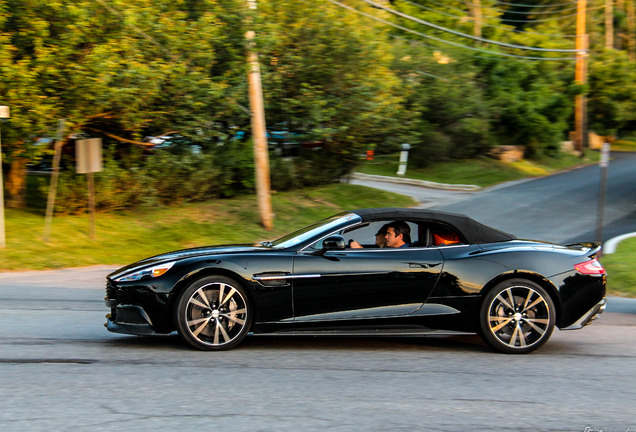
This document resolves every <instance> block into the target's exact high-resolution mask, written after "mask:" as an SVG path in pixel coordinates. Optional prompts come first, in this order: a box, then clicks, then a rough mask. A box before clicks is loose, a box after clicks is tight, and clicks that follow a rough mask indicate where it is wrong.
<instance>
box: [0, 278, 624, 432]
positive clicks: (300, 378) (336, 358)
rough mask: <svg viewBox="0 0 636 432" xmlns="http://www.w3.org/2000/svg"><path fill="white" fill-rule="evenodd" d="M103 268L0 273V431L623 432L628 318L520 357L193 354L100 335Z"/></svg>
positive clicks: (322, 346)
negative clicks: (592, 431)
mask: <svg viewBox="0 0 636 432" xmlns="http://www.w3.org/2000/svg"><path fill="white" fill-rule="evenodd" d="M110 270H111V268H108V267H92V268H86V269H67V270H57V271H46V272H27V273H4V274H0V328H2V335H1V336H0V347H1V349H0V384H1V385H0V402H1V407H2V409H1V410H0V430H2V431H4V432H7V431H11V432H12V431H27V430H28V431H112V430H123V431H142V430H143V431H147V430H153V429H154V430H179V431H201V430H233V431H272V432H274V431H275V432H280V431H283V432H284V431H301V430H302V431H347V432H348V431H383V432H384V431H419V430H422V431H424V430H425V431H472V430H475V431H533V432H534V431H559V432H563V431H585V430H588V431H591V430H594V431H599V430H603V431H606V432H625V431H627V430H628V429H631V430H636V415H635V412H634V406H633V401H634V400H635V399H636V315H625V314H619V313H605V314H604V315H603V316H601V317H600V318H599V320H597V322H595V323H594V324H592V325H590V326H588V327H586V328H584V329H582V330H577V331H569V332H566V331H563V332H562V331H555V334H554V335H553V336H552V338H551V339H550V341H549V342H548V343H547V344H546V345H545V346H544V347H542V348H541V349H540V350H538V351H536V352H535V353H533V354H529V355H525V356H511V355H503V354H496V353H494V352H492V351H490V349H489V348H487V347H486V346H485V345H484V344H483V343H482V342H481V341H480V340H479V339H478V338H477V337H451V338H449V337H446V338H444V337H429V338H402V339H400V338H390V339H382V338H375V339H374V338H356V339H347V338H320V339H319V338H275V337H248V338H247V339H246V341H245V342H244V343H243V344H241V345H240V346H239V347H238V348H237V349H235V350H232V351H228V352H221V353H209V352H199V351H195V350H192V349H189V348H188V347H186V346H185V345H184V344H183V343H181V341H180V340H179V339H178V337H176V336H169V337H162V338H160V337H135V336H124V335H116V334H112V333H109V332H108V331H106V330H105V328H104V327H103V322H104V315H105V314H106V313H107V310H106V308H105V306H104V305H103V300H102V298H103V295H104V276H105V275H106V274H107V273H108V272H109V271H110ZM612 304H613V301H612V300H610V307H611V306H612ZM586 428H587V429H586Z"/></svg>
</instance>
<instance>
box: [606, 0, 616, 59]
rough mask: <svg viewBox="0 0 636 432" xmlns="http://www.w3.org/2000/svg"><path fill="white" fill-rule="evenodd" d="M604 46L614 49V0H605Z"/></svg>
mask: <svg viewBox="0 0 636 432" xmlns="http://www.w3.org/2000/svg"><path fill="white" fill-rule="evenodd" d="M605 48H607V49H614V0H605Z"/></svg>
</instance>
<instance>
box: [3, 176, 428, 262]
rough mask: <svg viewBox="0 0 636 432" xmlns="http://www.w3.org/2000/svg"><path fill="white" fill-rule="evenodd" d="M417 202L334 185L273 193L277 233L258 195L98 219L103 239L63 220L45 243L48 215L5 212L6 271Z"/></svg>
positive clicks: (120, 255)
mask: <svg viewBox="0 0 636 432" xmlns="http://www.w3.org/2000/svg"><path fill="white" fill-rule="evenodd" d="M387 202H390V203H391V204H392V205H395V206H402V207H409V206H412V205H415V204H416V203H415V202H414V201H413V200H412V199H411V198H410V197H406V196H403V195H397V194H393V193H389V192H382V191H378V190H375V189H369V188H365V187H362V186H354V185H347V184H335V185H330V186H325V187H317V188H311V189H304V190H301V191H295V192H285V193H277V194H274V195H272V207H273V211H274V213H275V220H274V229H273V230H272V231H266V230H265V229H263V228H262V227H261V226H260V224H259V215H258V209H257V204H256V199H255V197H254V196H244V197H239V198H233V199H227V200H217V201H214V202H209V203H201V204H187V205H179V206H174V207H163V208H161V207H160V208H152V209H141V210H137V211H130V212H111V213H98V214H97V215H96V218H95V220H96V238H95V240H91V239H90V238H89V235H88V232H89V218H88V215H82V216H56V217H55V218H54V219H53V223H52V229H51V236H50V238H49V240H50V241H49V243H44V242H43V233H44V217H43V215H42V212H41V211H25V210H14V209H8V210H6V212H5V220H6V222H5V224H6V237H7V246H6V248H5V249H0V271H3V270H4V271H6V270H44V269H54V268H65V267H81V266H89V265H98V264H99V265H102V264H108V265H122V264H128V263H130V262H132V261H136V260H139V259H141V258H145V257H148V256H151V255H155V254H159V253H162V252H167V251H171V250H175V249H181V248H188V247H196V246H205V245H219V244H228V243H253V242H257V241H261V240H273V239H275V238H278V237H281V236H282V235H284V234H287V233H289V232H291V231H293V230H295V229H298V228H301V227H303V226H305V225H308V224H310V223H312V222H315V221H317V220H319V219H323V218H325V217H328V216H331V215H332V214H335V213H338V212H340V211H344V210H347V209H355V208H364V207H384V206H386V203H387Z"/></svg>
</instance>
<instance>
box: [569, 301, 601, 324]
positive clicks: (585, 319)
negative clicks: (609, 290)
mask: <svg viewBox="0 0 636 432" xmlns="http://www.w3.org/2000/svg"><path fill="white" fill-rule="evenodd" d="M606 307H607V299H606V298H602V299H601V300H600V301H599V302H598V303H596V304H595V305H594V307H593V308H592V309H590V310H589V311H587V312H586V313H585V314H584V315H583V316H582V317H581V318H579V319H578V320H576V322H575V323H574V324H572V325H570V326H568V327H566V328H563V329H561V330H578V329H580V328H583V327H585V326H586V325H588V324H590V323H591V322H592V321H594V320H595V319H596V318H598V317H599V315H601V314H602V313H603V312H605V308H606Z"/></svg>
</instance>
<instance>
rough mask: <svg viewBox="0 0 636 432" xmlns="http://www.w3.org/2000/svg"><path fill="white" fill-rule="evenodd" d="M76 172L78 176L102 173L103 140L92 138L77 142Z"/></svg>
mask: <svg viewBox="0 0 636 432" xmlns="http://www.w3.org/2000/svg"><path fill="white" fill-rule="evenodd" d="M75 157H76V159H77V161H76V171H77V173H78V174H87V173H94V172H100V171H101V170H102V169H103V166H102V139H101V138H90V139H84V140H77V141H76V142H75Z"/></svg>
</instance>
